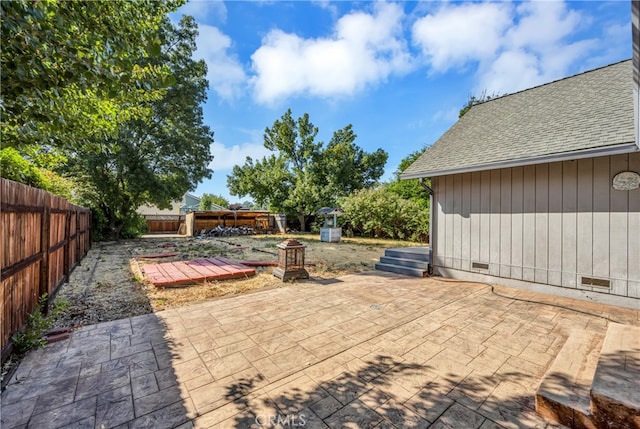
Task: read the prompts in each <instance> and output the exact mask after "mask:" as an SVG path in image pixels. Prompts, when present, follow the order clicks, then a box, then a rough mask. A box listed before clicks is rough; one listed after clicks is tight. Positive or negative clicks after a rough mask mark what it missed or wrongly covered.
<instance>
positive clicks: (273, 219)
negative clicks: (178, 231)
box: [185, 210, 285, 236]
mask: <svg viewBox="0 0 640 429" xmlns="http://www.w3.org/2000/svg"><path fill="white" fill-rule="evenodd" d="M282 217H283V215H279V214H274V213H269V212H268V211H266V210H212V211H196V212H191V213H187V215H186V221H185V222H186V225H187V236H194V235H198V233H199V232H200V231H202V230H208V229H212V228H216V227H218V226H221V227H223V228H242V227H244V228H251V229H253V231H254V232H255V233H258V234H268V233H273V232H277V233H284V232H285V231H284V224H285V222H284V221H283V219H282Z"/></svg>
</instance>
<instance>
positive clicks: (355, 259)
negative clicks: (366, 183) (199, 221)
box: [55, 235, 414, 327]
mask: <svg viewBox="0 0 640 429" xmlns="http://www.w3.org/2000/svg"><path fill="white" fill-rule="evenodd" d="M286 238H296V239H297V240H299V241H300V242H302V243H303V244H304V245H305V246H306V253H305V257H306V261H307V262H308V263H311V264H312V265H310V266H307V271H308V272H309V276H310V279H309V280H298V281H322V280H323V279H330V278H335V277H339V276H341V275H344V274H350V273H358V272H363V271H370V270H373V269H374V264H375V263H376V262H377V261H378V259H379V258H380V256H382V255H383V253H384V249H386V248H389V247H403V246H409V245H414V244H413V243H407V242H402V241H392V240H374V239H362V238H344V239H343V240H342V241H341V242H340V243H325V242H320V241H319V236H318V235H287V236H282V235H276V236H272V235H264V236H240V237H224V238H219V239H218V238H211V239H198V238H175V237H171V238H166V237H164V238H142V239H136V240H123V241H119V242H107V243H105V242H103V243H97V244H94V246H93V248H92V249H91V250H90V251H89V254H88V255H87V256H86V257H85V258H84V259H83V260H82V262H81V265H80V266H78V267H76V269H75V270H74V272H73V273H72V274H71V276H70V279H69V282H68V283H67V284H64V285H63V286H62V287H61V288H60V290H59V292H58V295H57V297H56V299H59V298H61V299H65V300H67V301H68V303H69V308H68V309H67V310H66V311H64V312H63V313H62V314H61V316H60V317H59V318H58V319H57V320H56V323H55V324H56V326H57V327H68V326H79V325H87V324H93V323H99V322H105V321H110V320H117V319H122V318H125V317H130V316H136V315H141V314H146V313H150V312H153V311H160V310H163V309H166V308H172V307H176V306H182V305H186V304H190V303H195V302H199V301H203V300H207V299H212V298H216V297H220V296H223V295H229V294H239V293H246V292H249V291H252V290H257V289H263V288H270V287H286V286H288V285H290V284H292V283H283V282H282V281H281V280H280V279H278V278H276V277H275V276H273V274H272V272H273V268H272V267H264V268H257V269H256V275H255V276H253V277H248V278H246V279H235V280H223V281H215V282H205V283H200V284H193V285H188V286H183V287H179V288H156V287H155V286H153V285H152V284H150V283H149V282H148V281H147V280H146V279H145V277H144V271H143V269H142V266H143V265H144V264H147V263H160V262H167V261H171V260H189V259H198V258H205V257H212V256H224V257H226V258H228V259H231V260H235V261H242V260H264V261H277V251H278V249H277V247H276V246H277V244H278V243H280V242H282V241H283V240H284V239H286ZM165 252H166V253H169V252H171V253H177V254H178V255H177V256H175V257H172V258H162V259H150V260H149V259H142V258H140V256H141V255H148V254H154V253H165Z"/></svg>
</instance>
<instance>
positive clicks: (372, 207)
mask: <svg viewBox="0 0 640 429" xmlns="http://www.w3.org/2000/svg"><path fill="white" fill-rule="evenodd" d="M340 206H341V207H342V209H343V210H344V212H345V214H344V216H342V219H341V222H342V223H343V225H344V227H345V228H346V229H347V231H349V230H351V231H352V232H354V233H355V234H359V235H365V236H369V237H378V238H394V239H401V240H410V241H426V239H427V237H428V234H429V211H428V210H427V209H426V208H424V206H423V205H421V204H420V203H418V202H416V201H413V200H407V199H404V198H401V197H400V196H399V195H397V194H396V193H394V192H391V191H390V190H388V189H387V188H386V187H384V186H382V187H379V188H376V189H363V190H360V191H357V192H354V193H353V194H351V195H350V196H348V197H346V198H343V199H342V201H341V203H340Z"/></svg>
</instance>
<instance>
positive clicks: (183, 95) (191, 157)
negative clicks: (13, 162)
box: [66, 17, 213, 238]
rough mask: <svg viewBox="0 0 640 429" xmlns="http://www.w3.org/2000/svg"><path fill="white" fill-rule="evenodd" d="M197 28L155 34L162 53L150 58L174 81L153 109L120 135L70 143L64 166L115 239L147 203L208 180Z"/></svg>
mask: <svg viewBox="0 0 640 429" xmlns="http://www.w3.org/2000/svg"><path fill="white" fill-rule="evenodd" d="M196 36H197V26H196V24H195V21H194V20H193V18H191V17H184V18H183V19H182V20H181V21H180V24H179V26H178V27H174V26H173V25H172V24H171V23H170V21H169V20H168V19H166V20H165V21H164V23H163V25H162V27H161V31H159V33H158V37H159V38H160V40H161V41H162V52H161V54H160V55H158V56H157V57H155V58H153V59H151V60H150V61H151V62H152V63H153V64H152V65H153V66H154V67H166V68H167V69H169V70H170V71H171V73H172V75H173V76H174V80H175V81H174V83H173V84H172V85H171V86H170V87H168V88H167V89H166V90H165V91H164V96H163V97H162V98H161V99H159V100H154V101H149V102H147V105H146V106H145V107H146V108H147V109H148V111H149V114H148V115H145V116H142V117H138V118H136V119H130V120H127V121H124V122H121V123H119V124H118V133H117V135H114V136H107V137H105V138H93V139H87V140H85V141H83V142H82V143H81V144H76V145H73V146H72V147H71V148H70V149H69V150H68V151H67V157H68V163H67V167H66V168H67V169H68V170H70V171H71V172H72V173H74V174H76V175H77V176H79V177H82V180H83V183H84V184H85V185H86V186H85V190H84V193H83V198H84V200H85V201H86V204H88V205H89V206H90V207H93V208H94V209H95V210H96V211H97V212H99V215H98V217H99V218H100V219H105V231H103V233H104V235H105V236H108V237H111V238H117V237H118V236H120V235H122V234H121V232H122V231H128V230H129V225H136V224H137V222H138V216H137V215H136V213H135V210H136V209H137V208H138V207H139V206H141V205H143V204H147V203H148V204H152V205H155V206H157V207H159V208H165V207H169V206H170V204H171V201H174V200H177V199H179V198H180V197H181V196H182V195H183V194H184V193H185V192H187V191H190V190H193V189H194V188H195V185H196V184H197V183H198V182H199V181H200V180H202V179H203V178H205V177H210V176H211V171H210V170H209V168H208V165H209V163H210V162H211V160H212V158H213V157H212V156H211V154H210V146H211V144H212V143H213V133H212V132H211V130H210V129H209V127H207V126H205V125H204V124H203V115H202V108H201V104H202V103H203V102H204V101H205V99H206V89H207V86H208V82H207V80H206V78H205V76H206V72H207V70H206V65H205V63H204V61H194V60H193V59H192V54H193V51H194V50H195V38H196Z"/></svg>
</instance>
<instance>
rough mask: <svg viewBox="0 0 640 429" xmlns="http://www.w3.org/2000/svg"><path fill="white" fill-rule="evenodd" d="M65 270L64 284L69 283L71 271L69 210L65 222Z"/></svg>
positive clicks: (63, 272)
mask: <svg viewBox="0 0 640 429" xmlns="http://www.w3.org/2000/svg"><path fill="white" fill-rule="evenodd" d="M64 225H65V227H64V268H63V271H62V274H63V276H64V277H63V278H64V282H65V283H66V282H68V281H69V271H71V263H70V262H71V261H70V259H71V252H70V251H69V248H70V247H71V240H70V237H71V210H67V218H66V219H65V222H64Z"/></svg>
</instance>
